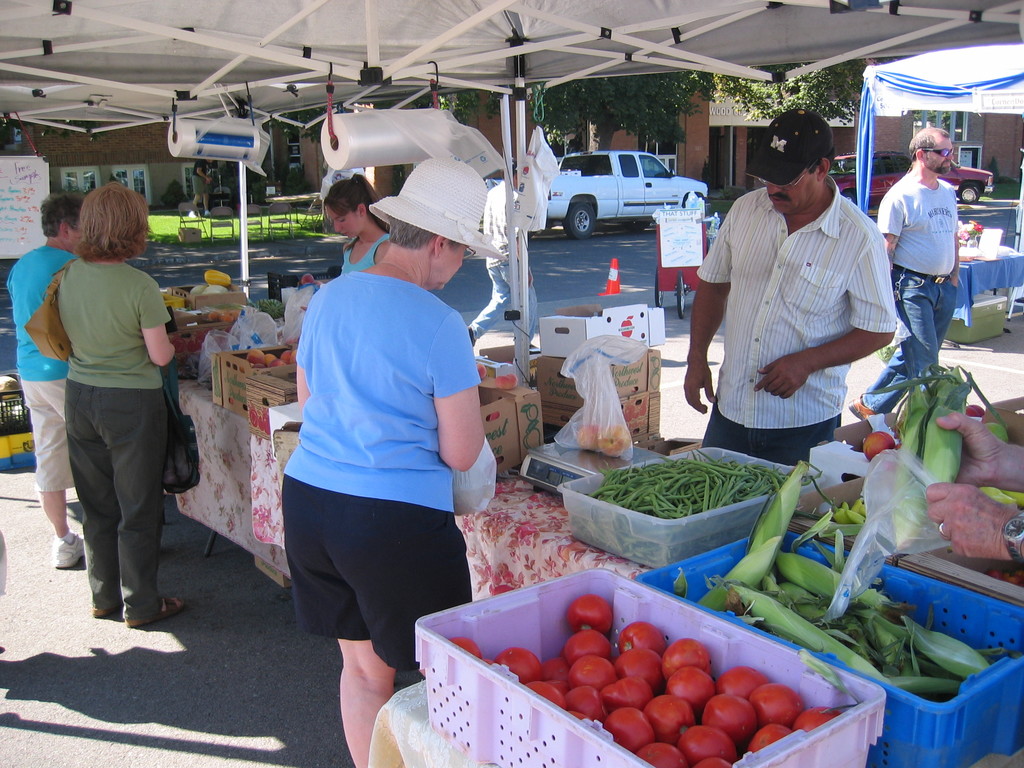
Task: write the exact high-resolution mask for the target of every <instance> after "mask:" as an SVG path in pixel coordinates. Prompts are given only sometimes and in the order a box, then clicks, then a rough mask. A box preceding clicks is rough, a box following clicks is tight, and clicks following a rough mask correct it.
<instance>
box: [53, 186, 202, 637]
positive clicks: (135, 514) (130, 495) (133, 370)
mask: <svg viewBox="0 0 1024 768" xmlns="http://www.w3.org/2000/svg"><path fill="white" fill-rule="evenodd" d="M148 216H149V209H148V206H147V205H146V201H145V200H144V199H143V198H142V196H141V195H139V194H138V193H137V192H134V191H132V190H129V189H127V188H126V187H124V186H122V185H121V184H118V183H116V182H111V183H110V184H107V185H105V186H103V187H101V188H100V189H98V190H96V191H94V192H92V193H90V194H89V195H87V196H86V198H85V202H84V203H83V204H82V212H81V215H80V217H79V231H80V234H81V239H80V241H79V243H78V246H77V247H76V249H75V252H76V253H77V254H78V256H79V257H80V258H79V259H77V260H75V261H74V262H72V264H71V265H70V266H69V267H68V269H67V272H66V273H65V275H64V279H63V280H62V281H61V286H60V292H59V294H58V296H59V299H58V300H59V305H60V315H61V320H62V322H63V324H64V327H65V329H66V330H67V332H68V337H69V338H70V340H71V358H70V359H69V360H68V364H69V371H68V383H67V394H66V398H67V399H66V401H65V417H66V420H67V428H68V454H69V457H70V459H71V472H72V475H73V476H74V479H75V488H76V489H77V491H78V498H79V500H80V501H81V502H82V508H83V510H84V512H85V516H84V520H83V524H82V530H83V533H84V534H85V557H86V562H87V563H88V570H89V587H90V589H91V590H92V601H93V611H92V612H93V616H95V617H96V618H105V617H110V616H115V615H117V614H118V613H120V612H121V610H122V607H123V611H124V620H125V623H126V624H127V625H128V626H129V627H139V626H143V625H145V624H149V623H152V622H154V621H159V620H160V619H164V618H167V617H169V616H173V615H174V614H175V613H178V612H179V611H181V609H182V608H183V607H184V603H183V602H182V601H181V600H179V599H177V598H163V597H161V596H160V593H159V592H158V590H157V566H158V561H159V556H160V528H161V525H162V523H163V514H164V512H163V487H162V475H163V465H164V455H165V452H166V446H167V410H166V406H165V404H164V395H163V378H162V373H161V371H160V367H161V366H163V365H166V364H167V363H169V362H170V361H171V358H172V357H173V356H174V347H173V346H171V343H170V341H169V340H168V338H167V332H166V330H165V329H164V323H165V322H166V321H167V310H166V308H165V307H164V302H163V298H162V297H161V295H160V288H159V286H157V284H156V281H155V280H153V278H152V277H150V276H149V275H147V274H145V273H144V272H141V271H139V270H137V269H135V268H134V267H130V266H128V265H127V264H125V261H127V260H128V259H131V258H134V257H136V256H140V255H141V254H142V253H143V252H144V251H145V249H146V238H147V235H148V233H149V218H148Z"/></svg>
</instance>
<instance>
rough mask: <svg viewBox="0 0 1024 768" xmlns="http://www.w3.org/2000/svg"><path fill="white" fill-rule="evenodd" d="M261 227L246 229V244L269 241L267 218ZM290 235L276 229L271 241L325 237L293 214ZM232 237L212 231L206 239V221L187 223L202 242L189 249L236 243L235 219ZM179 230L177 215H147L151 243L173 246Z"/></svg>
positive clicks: (172, 213) (207, 224) (207, 234)
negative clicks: (196, 231)
mask: <svg viewBox="0 0 1024 768" xmlns="http://www.w3.org/2000/svg"><path fill="white" fill-rule="evenodd" d="M260 221H261V224H262V227H256V226H255V225H253V226H251V227H250V228H249V242H267V241H269V240H271V238H270V236H269V229H268V227H269V224H268V222H267V217H266V216H263V217H262V218H261V220H260ZM292 222H293V224H292V234H291V236H290V237H289V235H288V232H287V231H286V230H283V229H280V228H276V227H275V229H274V238H273V239H275V240H281V239H289V240H298V239H305V238H321V237H325V234H324V233H323V232H322V231H320V229H319V226H320V223H319V221H317V222H316V223H312V222H311V223H304V222H303V221H302V215H301V214H297V213H293V214H292ZM234 224H235V226H234V234H233V235H232V234H231V232H232V230H230V229H227V228H224V229H220V228H217V229H214V230H213V233H214V237H213V239H212V240H211V239H210V220H209V219H189V221H188V226H190V227H198V228H200V229H202V231H203V239H202V241H201V242H199V243H190V244H189V245H190V246H193V247H202V246H210V245H214V244H223V243H224V242H236V241H237V240H238V219H237V218H236V219H235V220H234ZM180 226H181V223H180V220H179V219H178V213H177V211H153V212H151V213H150V215H149V231H150V236H149V239H150V240H151V241H152V242H154V243H165V244H177V243H179V242H180V241H179V240H178V227H180Z"/></svg>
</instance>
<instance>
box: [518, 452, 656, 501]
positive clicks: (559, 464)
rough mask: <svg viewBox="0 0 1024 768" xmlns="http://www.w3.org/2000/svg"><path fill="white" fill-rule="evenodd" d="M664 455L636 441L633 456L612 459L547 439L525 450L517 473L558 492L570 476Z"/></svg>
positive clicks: (541, 486) (587, 473) (578, 475)
mask: <svg viewBox="0 0 1024 768" xmlns="http://www.w3.org/2000/svg"><path fill="white" fill-rule="evenodd" d="M664 458H665V457H664V456H662V455H661V454H660V453H654V452H653V451H648V450H645V449H643V448H637V447H636V446H635V445H634V446H633V458H631V459H628V460H627V459H614V458H612V457H610V456H605V455H604V454H603V453H597V452H596V451H584V450H581V449H579V448H565V447H563V446H561V445H559V444H558V443H546V444H545V445H542V446H540V447H538V448H531V449H530V450H529V451H527V454H526V458H525V459H524V460H523V466H522V468H521V469H520V470H519V475H520V477H523V478H526V479H527V480H528V481H529V482H530V483H532V484H533V485H534V486H535V487H537V488H543V489H544V490H546V491H553V492H554V493H558V492H559V491H558V486H560V485H561V484H562V483H567V482H569V481H570V480H576V479H577V478H580V477H586V476H588V475H596V474H599V473H601V472H606V471H607V470H609V469H622V468H623V467H628V466H632V465H634V464H647V463H649V462H651V461H653V460H655V459H657V460H664Z"/></svg>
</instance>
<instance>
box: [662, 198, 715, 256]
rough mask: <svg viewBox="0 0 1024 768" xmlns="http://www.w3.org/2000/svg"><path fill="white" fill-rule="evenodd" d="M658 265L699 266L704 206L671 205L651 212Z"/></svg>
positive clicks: (702, 246)
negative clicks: (676, 206) (657, 246)
mask: <svg viewBox="0 0 1024 768" xmlns="http://www.w3.org/2000/svg"><path fill="white" fill-rule="evenodd" d="M654 217H655V219H656V220H657V222H658V237H659V246H660V251H661V266H662V267H664V268H666V269H667V268H670V267H699V266H700V264H701V261H702V260H703V258H704V226H703V222H704V208H703V207H700V208H673V209H671V210H667V211H658V212H656V213H655V214H654Z"/></svg>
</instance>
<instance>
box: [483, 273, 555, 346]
mask: <svg viewBox="0 0 1024 768" xmlns="http://www.w3.org/2000/svg"><path fill="white" fill-rule="evenodd" d="M487 274H488V275H490V276H491V301H490V303H489V304H488V305H487V306H486V307H484V308H483V309H482V310H481V311H480V314H479V315H477V316H476V319H475V320H474V321H473V322H472V323H470V324H469V327H470V328H471V329H472V330H473V336H475V337H476V338H478V339H479V338H480V337H481V336H483V335H484V334H485V333H487V332H488V331H489V330H491V328H493V327H494V326H495V325H496V324H497V322H498V321H499V320H504V319H505V310H506V309H507V308H509V307H510V306H512V288H511V287H510V286H509V282H508V262H507V261H502V262H499V263H497V264H495V265H494V266H488V267H487ZM528 295H529V308H530V329H529V333H530V338H531V339H532V338H533V337H534V336H535V335H536V334H537V323H538V317H537V291H536V290H534V288H533V285H530V288H529V292H528Z"/></svg>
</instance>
